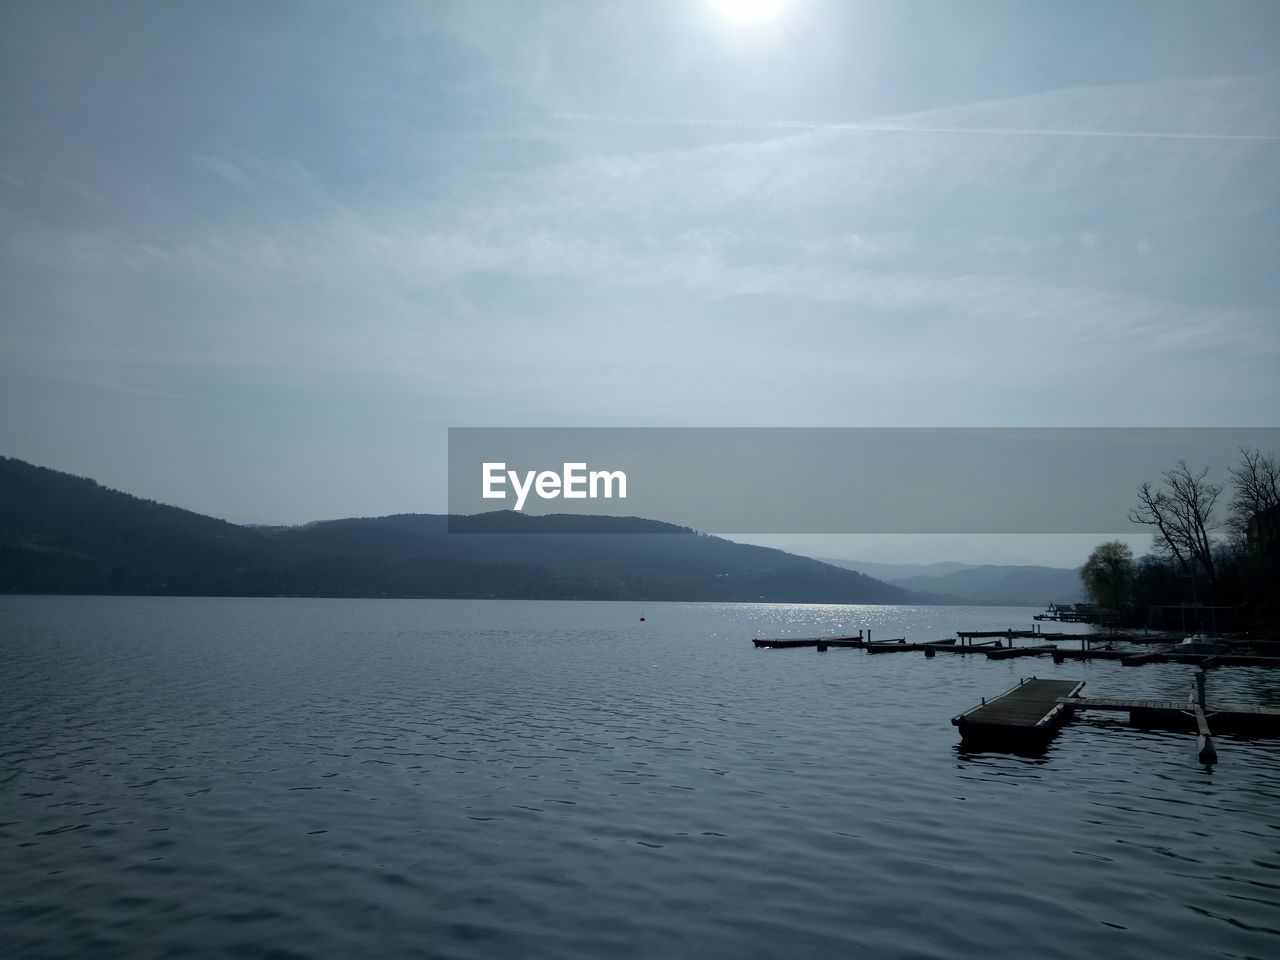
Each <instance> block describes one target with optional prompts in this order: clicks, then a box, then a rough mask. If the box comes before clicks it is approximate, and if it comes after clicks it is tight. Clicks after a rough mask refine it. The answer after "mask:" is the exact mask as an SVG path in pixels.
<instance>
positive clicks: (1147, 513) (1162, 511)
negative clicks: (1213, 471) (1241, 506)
mask: <svg viewBox="0 0 1280 960" xmlns="http://www.w3.org/2000/svg"><path fill="white" fill-rule="evenodd" d="M1208 475H1209V468H1208V467H1205V468H1204V469H1203V470H1201V471H1199V472H1198V473H1195V472H1193V471H1192V470H1191V468H1190V467H1188V466H1187V462H1186V461H1185V460H1179V461H1178V463H1177V465H1176V466H1174V467H1171V468H1170V469H1168V470H1166V471H1164V473H1163V474H1161V477H1162V479H1163V480H1164V485H1163V486H1160V487H1156V486H1154V485H1152V484H1151V483H1144V484H1143V485H1142V486H1141V487H1140V488H1139V490H1138V505H1137V506H1136V507H1134V508H1133V509H1132V510H1131V511H1129V519H1130V520H1131V521H1133V522H1134V523H1140V524H1143V525H1144V526H1149V527H1155V530H1156V532H1155V546H1156V550H1157V551H1158V552H1160V553H1163V554H1165V555H1166V556H1170V557H1172V558H1173V559H1174V560H1176V561H1177V562H1178V566H1180V567H1181V568H1182V569H1183V570H1184V571H1185V572H1187V573H1195V572H1196V571H1197V569H1198V570H1199V572H1201V573H1203V574H1204V575H1205V576H1206V577H1207V578H1208V580H1209V582H1210V583H1213V581H1214V580H1215V579H1216V578H1217V567H1216V565H1215V563H1214V558H1213V550H1214V545H1213V533H1214V530H1215V529H1216V528H1217V520H1216V518H1215V517H1214V507H1215V505H1216V504H1217V502H1218V497H1219V496H1221V495H1222V484H1220V483H1210V482H1209V481H1208V480H1207V479H1206V477H1208Z"/></svg>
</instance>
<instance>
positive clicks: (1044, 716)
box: [951, 677, 1084, 746]
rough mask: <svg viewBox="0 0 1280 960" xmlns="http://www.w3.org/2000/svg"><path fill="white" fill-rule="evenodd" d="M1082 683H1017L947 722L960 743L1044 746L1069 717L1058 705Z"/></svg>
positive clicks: (1048, 681)
mask: <svg viewBox="0 0 1280 960" xmlns="http://www.w3.org/2000/svg"><path fill="white" fill-rule="evenodd" d="M1083 686H1084V681H1083V680H1040V679H1038V678H1036V677H1032V678H1031V679H1029V680H1019V681H1018V685H1017V686H1016V687H1011V688H1010V689H1008V690H1006V691H1005V692H1004V693H1002V694H1000V696H998V697H996V698H995V699H994V700H986V699H984V700H983V701H982V703H981V704H979V705H978V706H976V707H973V708H972V709H969V710H966V711H965V712H964V713H962V714H960V715H959V716H957V717H952V718H951V722H952V724H954V725H955V726H956V727H959V729H960V736H961V738H962V739H964V740H966V741H970V742H975V741H999V742H1001V743H1009V744H1012V745H1015V746H1039V745H1043V744H1045V743H1048V741H1049V739H1050V738H1051V737H1052V736H1053V734H1054V733H1055V732H1056V731H1057V729H1058V727H1060V726H1061V725H1062V723H1063V722H1064V721H1065V720H1066V719H1067V717H1069V716H1070V710H1069V708H1068V707H1067V706H1065V705H1064V704H1063V703H1062V701H1063V700H1064V699H1067V698H1070V697H1073V696H1075V694H1076V693H1078V692H1079V690H1080V688H1081V687H1083Z"/></svg>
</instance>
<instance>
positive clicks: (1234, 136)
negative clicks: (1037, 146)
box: [531, 113, 1280, 143]
mask: <svg viewBox="0 0 1280 960" xmlns="http://www.w3.org/2000/svg"><path fill="white" fill-rule="evenodd" d="M541 116H542V117H543V118H544V119H548V120H558V121H563V122H566V123H614V124H622V125H628V126H651V127H663V126H670V127H742V128H754V129H763V130H849V131H853V132H860V133H926V134H939V133H953V134H970V135H973V136H1014V137H1100V138H1106V139H1121V140H1228V141H1243V142H1258V143H1276V142H1280V134H1269V133H1177V132H1170V131H1145V130H1070V129H1057V128H1052V127H1044V128H1038V127H931V126H930V127H926V126H910V125H905V124H887V123H841V122H838V121H836V122H829V121H802V120H742V119H724V118H716V117H626V116H620V115H616V114H602V113H552V114H542V115H541ZM531 119H533V117H531Z"/></svg>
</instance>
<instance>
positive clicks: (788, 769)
mask: <svg viewBox="0 0 1280 960" xmlns="http://www.w3.org/2000/svg"><path fill="white" fill-rule="evenodd" d="M1033 612H1034V611H1031V610H1021V609H1010V608H980V607H836V606H778V605H728V604H726V605H716V604H630V603H556V602H528V603H526V602H501V601H499V602H466V601H395V600H382V601H369V600H356V601H347V600H237V599H158V598H32V597H7V598H0V943H3V944H4V946H3V947H2V948H0V953H3V955H4V956H5V957H9V958H28V957H86V958H88V957H92V958H113V957H122V958H123V957H129V958H148V957H242V958H254V957H262V958H267V957H272V958H291V957H314V958H364V957H370V958H375V957H376V958H382V957H456V958H521V960H524V958H539V957H568V958H597V957H663V958H666V957H698V958H717V957H724V958H734V960H741V958H750V957H849V956H862V957H961V958H964V957H982V958H990V957H992V956H1010V957H1040V958H1044V957H1062V958H1073V960H1074V958H1077V957H1080V956H1086V955H1089V956H1099V957H1107V958H1126V957H1150V958H1153V960H1154V958H1158V960H1168V958H1170V957H1193V956H1194V957H1237V958H1243V957H1258V958H1264V957H1275V956H1280V744H1278V743H1276V742H1274V741H1273V742H1271V743H1267V742H1255V743H1250V742H1243V741H1234V740H1230V739H1225V738H1224V739H1222V740H1221V741H1220V742H1219V745H1218V746H1219V756H1220V760H1221V762H1220V764H1219V765H1218V766H1216V767H1214V768H1213V769H1212V771H1207V770H1206V769H1205V768H1203V767H1200V766H1198V765H1197V764H1196V762H1195V744H1194V739H1193V738H1192V737H1189V736H1186V735H1176V734H1143V733H1139V732H1136V731H1133V730H1129V729H1126V728H1124V727H1123V726H1121V725H1120V724H1118V723H1117V722H1115V721H1107V720H1105V719H1100V720H1091V719H1082V720H1077V721H1076V722H1075V723H1073V724H1071V725H1069V726H1068V727H1067V728H1066V729H1065V730H1064V731H1063V733H1062V735H1061V736H1060V737H1059V738H1058V740H1057V741H1056V742H1055V744H1054V746H1053V747H1052V748H1051V750H1050V751H1049V752H1048V754H1047V755H1046V756H1045V757H1043V758H1041V759H1039V760H1031V759H1025V758H1018V757H1011V756H1003V755H993V754H987V755H978V756H966V755H963V754H962V753H960V751H959V750H958V749H957V746H958V739H957V736H956V732H955V729H954V728H953V727H952V726H951V725H950V723H949V719H950V717H951V716H952V715H954V714H956V713H958V712H960V711H961V710H963V709H965V708H967V707H969V706H972V705H973V704H974V703H976V702H978V700H979V698H980V697H982V696H991V695H994V694H998V693H1000V692H1001V691H1003V690H1004V689H1005V688H1007V687H1008V686H1010V685H1011V684H1013V683H1016V682H1017V680H1018V678H1019V677H1021V676H1029V675H1031V674H1033V673H1034V674H1037V675H1039V676H1042V677H1044V676H1049V677H1063V678H1069V677H1075V678H1080V679H1084V680H1086V681H1087V682H1088V686H1087V687H1086V692H1087V693H1093V694H1095V695H1099V696H1104V695H1150V696H1165V695H1169V696H1177V697H1184V696H1185V695H1186V693H1187V690H1188V688H1189V687H1190V685H1191V677H1192V674H1191V669H1190V668H1189V667H1182V666H1173V665H1167V666H1148V667H1143V668H1141V669H1129V668H1123V667H1119V666H1117V665H1115V664H1111V663H1103V662H1096V663H1093V664H1088V665H1086V664H1071V663H1068V664H1064V665H1063V666H1054V665H1053V664H1052V662H1051V661H1049V660H1047V659H1035V660H1010V661H1003V662H988V661H987V660H986V658H985V657H983V658H978V657H952V656H939V657H936V658H934V659H931V660H930V659H925V658H924V657H923V655H921V654H900V655H895V656H878V657H877V656H869V655H867V654H865V653H863V652H862V651H857V650H832V651H829V652H827V653H824V654H819V653H817V652H816V651H814V650H812V649H799V650H779V651H756V650H754V649H753V648H752V647H751V644H750V643H749V640H750V639H751V638H752V637H755V636H782V635H787V634H790V635H796V636H805V635H812V634H816V633H826V632H837V631H845V630H856V629H857V628H858V627H864V628H865V627H870V628H872V629H873V630H874V632H875V636H876V637H877V638H884V639H888V638H890V637H896V636H901V635H903V634H905V635H906V636H907V637H908V638H909V639H915V640H929V639H937V638H940V637H943V636H946V635H948V634H951V633H952V632H953V631H955V630H956V629H980V628H991V629H1003V628H1005V627H1009V626H1013V627H1026V626H1028V625H1029V624H1030V622H1031V620H1030V616H1031V614H1032V613H1033ZM641 615H644V616H646V617H647V618H648V621H647V622H645V623H641V622H640V620H639V618H640V616H641ZM1209 689H1210V697H1211V699H1220V700H1235V701H1243V702H1248V703H1263V702H1268V701H1270V702H1277V701H1280V674H1275V673H1273V674H1267V673H1266V672H1263V671H1256V670H1241V669H1231V670H1220V671H1216V672H1214V673H1212V674H1211V676H1210V681H1209Z"/></svg>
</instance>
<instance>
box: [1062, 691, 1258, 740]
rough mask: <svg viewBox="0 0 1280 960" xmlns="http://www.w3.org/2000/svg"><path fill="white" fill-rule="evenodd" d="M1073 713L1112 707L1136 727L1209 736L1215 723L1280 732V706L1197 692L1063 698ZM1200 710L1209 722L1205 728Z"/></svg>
mask: <svg viewBox="0 0 1280 960" xmlns="http://www.w3.org/2000/svg"><path fill="white" fill-rule="evenodd" d="M1059 702H1060V703H1062V704H1063V706H1065V707H1067V708H1068V709H1070V710H1071V711H1072V712H1075V711H1078V710H1109V711H1112V712H1118V713H1127V714H1129V722H1130V723H1131V724H1133V725H1134V726H1135V727H1153V728H1161V729H1167V730H1196V731H1198V732H1201V733H1202V734H1205V735H1207V730H1208V724H1209V723H1210V722H1211V723H1212V725H1213V728H1214V730H1215V731H1217V732H1218V733H1240V734H1255V735H1263V734H1268V733H1280V709H1277V708H1275V707H1252V706H1242V705H1239V704H1215V703H1206V704H1204V705H1203V706H1201V705H1200V703H1199V701H1198V698H1197V697H1196V695H1195V693H1194V692H1193V693H1192V695H1191V696H1190V697H1188V698H1187V699H1186V700H1176V699H1167V698H1163V699H1142V698H1135V697H1070V696H1068V697H1063V698H1062V699H1061V700H1060V701H1059ZM1197 711H1199V712H1200V714H1201V718H1203V720H1204V721H1205V726H1204V728H1203V729H1202V728H1201V724H1200V722H1199V720H1200V719H1201V718H1198V717H1197V715H1196V714H1197Z"/></svg>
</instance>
